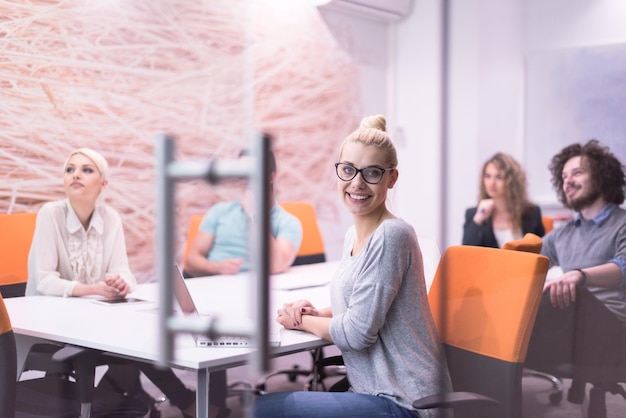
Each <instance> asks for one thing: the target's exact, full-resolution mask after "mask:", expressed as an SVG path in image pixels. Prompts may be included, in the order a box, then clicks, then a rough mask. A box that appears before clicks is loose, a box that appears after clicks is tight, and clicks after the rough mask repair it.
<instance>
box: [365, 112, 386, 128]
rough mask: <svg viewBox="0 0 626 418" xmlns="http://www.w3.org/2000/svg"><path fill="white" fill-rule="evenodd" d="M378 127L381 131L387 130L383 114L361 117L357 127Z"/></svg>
mask: <svg viewBox="0 0 626 418" xmlns="http://www.w3.org/2000/svg"><path fill="white" fill-rule="evenodd" d="M367 128H373V129H379V130H381V131H383V132H387V120H386V119H385V117H384V116H383V115H371V116H366V117H364V118H363V119H361V124H360V125H359V129H367Z"/></svg>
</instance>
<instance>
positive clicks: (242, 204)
mask: <svg viewBox="0 0 626 418" xmlns="http://www.w3.org/2000/svg"><path fill="white" fill-rule="evenodd" d="M247 155H248V153H247V151H245V150H244V151H242V152H241V153H240V154H239V157H240V158H242V157H243V158H249V157H247ZM270 171H271V176H270V181H271V187H270V193H271V196H270V200H271V201H274V178H275V177H276V160H275V158H274V154H272V153H270ZM254 208H255V206H254V196H253V194H252V192H251V191H250V190H249V189H246V190H245V192H244V195H243V197H242V198H241V200H236V201H231V202H222V203H217V204H215V205H214V206H213V207H211V209H209V211H208V212H207V213H206V215H204V218H203V219H202V222H201V223H200V228H199V231H198V235H197V236H196V238H195V240H194V241H193V242H192V244H191V248H190V249H189V253H188V254H187V258H186V260H185V274H186V275H187V276H192V277H198V276H208V275H214V274H236V273H238V272H240V271H246V270H248V268H249V259H248V250H249V245H250V244H249V242H250V230H251V228H250V227H251V225H252V224H253V223H254ZM270 232H271V236H270V238H269V243H270V246H271V248H270V256H271V260H270V273H271V274H276V273H283V272H285V271H286V270H287V269H288V268H289V266H291V264H293V261H294V260H295V258H296V255H297V254H298V250H299V249H300V243H301V241H302V224H301V223H300V220H299V219H298V218H296V217H295V216H293V215H292V214H290V213H289V212H287V211H286V210H284V209H283V208H281V207H280V206H278V205H277V204H276V203H274V205H273V207H272V208H271V210H270ZM226 392H227V379H226V371H225V370H223V371H219V372H212V373H211V376H210V379H209V402H210V404H211V406H210V408H209V409H210V410H211V411H212V413H211V417H226V416H228V414H229V412H230V411H229V410H228V409H227V408H226Z"/></svg>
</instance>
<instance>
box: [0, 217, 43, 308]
mask: <svg viewBox="0 0 626 418" xmlns="http://www.w3.org/2000/svg"><path fill="white" fill-rule="evenodd" d="M36 219H37V213H36V212H24V213H10V214H6V213H3V214H0V231H1V232H0V254H2V257H0V293H2V295H3V296H4V297H5V298H8V297H15V296H24V293H25V291H26V282H27V280H28V252H29V251H30V244H31V242H32V241H33V234H34V232H35V221H36Z"/></svg>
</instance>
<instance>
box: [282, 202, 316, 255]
mask: <svg viewBox="0 0 626 418" xmlns="http://www.w3.org/2000/svg"><path fill="white" fill-rule="evenodd" d="M280 206H282V207H283V209H285V210H286V211H287V212H289V213H291V214H292V215H293V216H295V217H296V218H298V219H299V220H300V223H301V224H302V243H301V244H300V249H299V250H298V255H297V256H296V259H295V261H294V262H293V265H294V266H299V265H302V264H313V263H323V262H324V261H326V254H325V250H324V240H323V239H322V233H321V231H320V227H319V225H318V223H317V216H316V215H315V209H314V208H313V205H311V204H310V203H306V202H282V203H281V204H280Z"/></svg>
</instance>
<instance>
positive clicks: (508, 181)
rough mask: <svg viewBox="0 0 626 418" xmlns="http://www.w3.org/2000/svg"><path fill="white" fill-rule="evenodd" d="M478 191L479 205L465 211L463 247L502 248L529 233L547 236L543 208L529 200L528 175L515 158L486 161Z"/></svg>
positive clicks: (501, 156) (502, 157)
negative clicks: (542, 218)
mask: <svg viewBox="0 0 626 418" xmlns="http://www.w3.org/2000/svg"><path fill="white" fill-rule="evenodd" d="M479 188H480V193H479V196H478V205H477V206H476V207H473V208H469V209H467V210H466V211H465V224H464V225H463V245H478V246H482V247H494V248H501V247H502V245H504V243H505V242H508V241H512V240H515V239H520V238H522V237H523V236H524V234H526V233H528V232H532V233H533V234H536V235H539V236H540V237H542V236H543V235H544V233H545V229H544V227H543V223H542V221H541V209H540V208H539V206H537V205H535V204H533V203H532V202H530V201H529V200H528V195H527V190H526V174H525V173H524V170H522V168H521V166H520V165H519V163H518V162H517V161H516V160H515V159H514V158H513V157H511V156H510V155H507V154H504V153H497V154H495V155H494V156H493V157H491V158H490V159H489V160H487V161H486V162H485V164H484V165H483V169H482V171H481V176H480V187H479Z"/></svg>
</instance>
